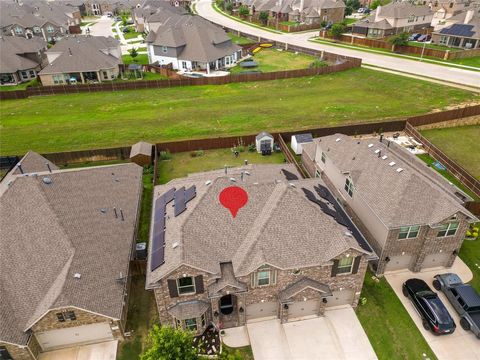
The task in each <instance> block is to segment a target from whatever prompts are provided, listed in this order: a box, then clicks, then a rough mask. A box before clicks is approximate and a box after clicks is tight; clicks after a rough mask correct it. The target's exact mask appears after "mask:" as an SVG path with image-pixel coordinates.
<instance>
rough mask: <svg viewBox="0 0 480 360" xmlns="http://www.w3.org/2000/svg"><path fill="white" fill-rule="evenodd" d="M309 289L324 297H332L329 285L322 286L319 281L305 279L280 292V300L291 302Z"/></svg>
mask: <svg viewBox="0 0 480 360" xmlns="http://www.w3.org/2000/svg"><path fill="white" fill-rule="evenodd" d="M307 288H310V289H313V290H315V291H318V292H321V293H322V296H328V295H332V291H331V290H330V287H329V286H328V285H326V284H322V283H321V282H319V281H317V280H313V279H310V278H308V277H304V278H302V279H300V280H298V281H296V282H295V283H293V284H291V285H289V286H288V287H287V288H285V289H283V290H282V291H280V293H279V294H278V298H279V300H280V301H281V302H287V301H288V300H290V298H292V297H293V296H295V295H296V294H298V293H299V292H301V291H303V290H305V289H307Z"/></svg>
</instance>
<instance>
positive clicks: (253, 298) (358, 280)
mask: <svg viewBox="0 0 480 360" xmlns="http://www.w3.org/2000/svg"><path fill="white" fill-rule="evenodd" d="M346 254H349V255H350V256H352V257H356V256H358V255H360V254H361V253H359V252H358V251H356V250H349V251H347V252H345V253H344V254H341V255H339V256H338V257H337V258H336V259H340V258H341V257H343V256H345V255H346ZM332 264H333V262H330V263H328V264H326V265H322V266H314V267H307V268H302V269H300V273H299V274H296V275H295V274H293V271H292V270H277V279H276V284H275V285H269V286H261V287H255V288H252V287H251V275H247V276H242V277H238V280H239V281H241V282H244V283H246V284H247V285H248V291H247V292H245V293H242V294H237V299H236V300H237V301H236V304H235V305H236V309H237V310H238V309H239V308H240V307H243V309H244V310H245V309H246V306H248V305H250V304H255V303H260V302H262V300H263V301H264V302H272V301H278V293H279V292H280V291H281V290H283V289H285V288H287V287H288V286H289V285H291V284H293V283H295V282H297V281H298V280H300V279H302V278H303V277H308V278H311V279H313V280H317V281H319V282H321V283H323V284H326V285H328V286H329V287H330V289H331V290H332V291H339V290H340V289H351V290H353V291H354V294H355V296H354V299H353V301H352V304H351V305H352V306H353V307H355V306H357V304H358V300H359V298H360V292H361V290H362V286H363V279H364V277H365V271H366V269H367V265H368V262H367V260H366V256H363V257H362V259H361V261H360V265H359V268H358V272H357V273H356V274H348V275H342V274H339V275H337V276H334V277H332V276H331V272H332ZM183 274H186V275H187V276H197V275H203V280H204V287H205V292H204V293H202V294H188V295H179V296H178V297H174V298H171V297H170V293H169V290H168V286H167V281H166V280H167V279H163V280H162V281H161V282H160V284H159V287H158V288H155V289H154V293H155V299H156V302H157V308H158V314H159V319H160V322H161V323H162V324H163V325H171V326H175V323H174V319H173V317H172V316H171V315H169V314H168V312H167V308H169V307H171V306H173V305H175V304H176V303H178V302H183V301H190V300H202V301H205V302H208V303H210V304H211V309H210V311H207V324H208V322H209V321H212V320H213V321H215V322H217V321H218V318H213V316H212V314H213V313H214V312H215V311H219V308H218V300H219V297H215V298H212V299H209V298H208V294H207V291H208V285H209V284H211V283H212V282H214V281H215V280H214V279H215V276H214V275H212V274H208V273H205V272H202V271H199V270H197V269H193V268H190V267H187V266H185V265H183V266H181V267H180V268H179V269H177V270H176V271H174V272H173V273H171V274H170V275H169V276H168V279H177V278H180V277H182V276H183ZM228 291H230V293H233V292H234V289H225V290H224V291H223V293H224V294H227V293H228ZM299 296H300V295H299ZM304 297H307V300H312V299H318V297H319V294H318V292H316V291H315V292H310V291H306V292H302V294H301V296H300V297H299V298H301V301H303V300H304ZM324 308H325V306H324V305H322V307H321V309H320V314H322V313H323V310H324ZM245 313H246V312H245V311H244V312H243V313H239V315H238V319H236V318H235V317H234V318H232V320H234V321H236V324H235V325H243V324H244V323H245ZM278 315H279V317H280V315H281V314H280V305H279V313H278ZM197 325H200V323H199V322H198V319H197ZM202 330H203V329H201V327H200V326H199V328H198V333H200V332H201V331H202Z"/></svg>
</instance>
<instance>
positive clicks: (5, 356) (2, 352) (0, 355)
mask: <svg viewBox="0 0 480 360" xmlns="http://www.w3.org/2000/svg"><path fill="white" fill-rule="evenodd" d="M0 360H13V358H12V357H11V356H10V354H9V353H8V351H7V348H5V347H4V346H0Z"/></svg>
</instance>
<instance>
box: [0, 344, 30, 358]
mask: <svg viewBox="0 0 480 360" xmlns="http://www.w3.org/2000/svg"><path fill="white" fill-rule="evenodd" d="M0 346H3V347H5V348H6V349H7V351H8V353H9V354H10V356H11V357H12V358H13V359H14V360H36V358H35V357H33V356H32V354H31V352H30V351H29V350H28V348H27V347H26V346H25V347H21V346H16V345H12V344H7V343H4V342H1V341H0Z"/></svg>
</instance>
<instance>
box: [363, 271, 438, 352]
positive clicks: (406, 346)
mask: <svg viewBox="0 0 480 360" xmlns="http://www.w3.org/2000/svg"><path fill="white" fill-rule="evenodd" d="M372 275H373V274H372V273H371V272H370V271H367V273H366V276H365V282H364V284H363V290H362V295H361V296H362V297H365V298H366V299H367V303H366V304H365V305H359V306H358V308H357V311H356V312H357V316H358V318H359V320H360V323H361V324H362V326H363V328H364V330H365V332H366V333H367V336H368V339H369V340H370V343H371V344H372V346H373V349H374V350H375V353H376V354H377V356H378V358H379V359H380V360H383V359H385V360H395V359H398V360H405V359H412V360H413V359H425V357H424V356H423V354H426V355H427V356H428V358H429V359H431V360H433V359H436V357H435V355H434V353H433V351H432V350H431V349H430V347H429V346H428V344H427V342H426V341H425V339H424V338H423V336H422V334H421V333H420V331H419V330H418V328H417V327H416V326H415V323H414V322H413V320H412V318H411V317H410V315H409V314H408V312H407V310H405V308H404V307H403V305H402V303H401V302H400V299H399V298H398V297H397V295H396V294H395V292H394V291H393V289H392V288H391V287H390V285H389V284H388V282H387V281H386V280H385V278H382V279H380V281H379V282H378V283H377V282H376V281H374V280H373V279H372Z"/></svg>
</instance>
